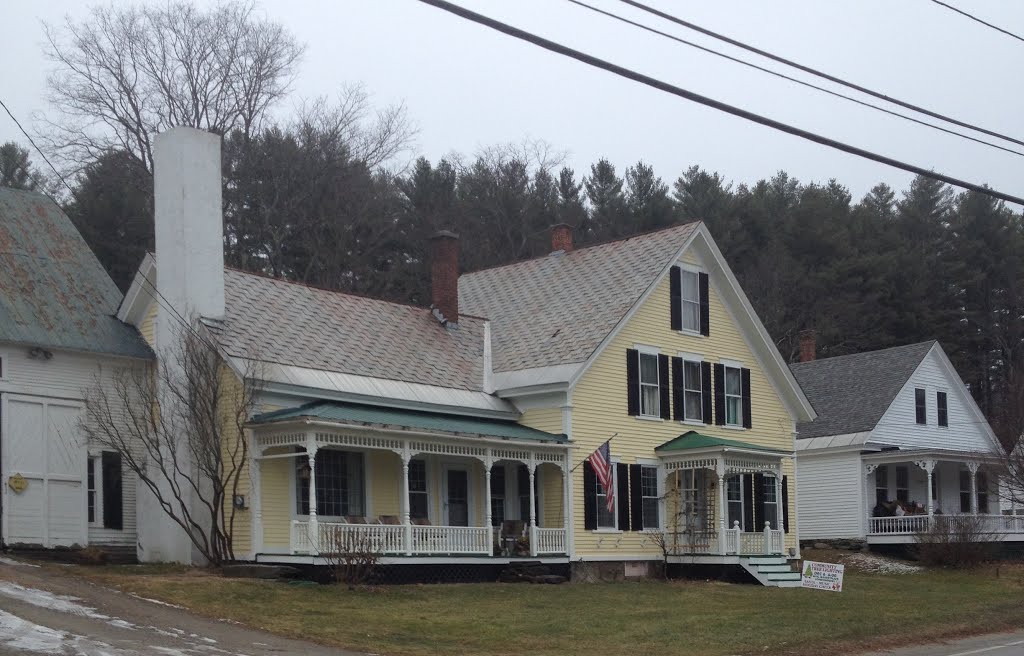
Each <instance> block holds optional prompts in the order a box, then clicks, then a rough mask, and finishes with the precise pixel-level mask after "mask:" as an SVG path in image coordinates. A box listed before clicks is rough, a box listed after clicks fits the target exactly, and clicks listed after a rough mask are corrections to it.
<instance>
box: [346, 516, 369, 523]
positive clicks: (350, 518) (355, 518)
mask: <svg viewBox="0 0 1024 656" xmlns="http://www.w3.org/2000/svg"><path fill="white" fill-rule="evenodd" d="M345 522H346V523H348V524H368V523H369V522H367V521H366V518H365V517H363V516H362V515H345Z"/></svg>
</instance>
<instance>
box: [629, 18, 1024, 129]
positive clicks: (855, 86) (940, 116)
mask: <svg viewBox="0 0 1024 656" xmlns="http://www.w3.org/2000/svg"><path fill="white" fill-rule="evenodd" d="M619 2H623V3H625V4H627V5H629V6H631V7H635V8H637V9H640V10H642V11H646V12H647V13H650V14H653V15H655V16H658V17H659V18H663V19H665V20H667V21H671V22H673V23H675V24H676V25H681V26H683V27H685V28H688V29H691V30H694V31H695V32H700V33H701V34H704V35H706V36H710V37H711V38H713V39H718V40H719V41H724V42H725V43H728V44H729V45H733V46H736V47H737V48H742V49H744V50H747V51H748V52H752V53H754V54H757V55H761V56H762V57H767V58H768V59H771V60H772V61H777V62H779V63H780V64H785V65H786V66H792V67H793V68H796V69H799V70H801V71H803V72H805V73H810V74H811V75H814V76H816V77H820V78H822V79H825V80H828V81H829V82H835V83H836V84H841V85H842V86H844V87H847V88H850V89H854V90H855V91H859V92H861V93H866V94H868V95H869V96H873V97H875V98H878V99H879V100H884V101H886V102H891V103H893V104H894V105H899V106H900V107H903V108H904V109H910V110H913V111H915V112H919V113H921V114H925V115H927V116H931V117H932V118H937V119H940V120H942V121H946V122H947V123H952V124H953V125H959V126H960V127H962V128H968V129H970V130H974V131H976V132H981V133H983V134H987V135H989V136H990V137H996V138H998V139H1005V140H1006V141H1010V142H1012V143H1015V144H1017V145H1018V146H1024V141H1021V140H1020V139H1016V138H1014V137H1009V136H1007V135H1005V134H1001V133H999V132H994V131H992V130H988V129H986V128H982V127H979V126H977V125H973V124H971V123H967V122H965V121H961V120H959V119H956V118H953V117H951V116H946V115H945V114H940V113H938V112H933V111H932V110H930V109H925V108H924V107H920V106H918V105H914V104H911V103H909V102H906V101H903V100H899V99H897V98H893V97H891V96H887V95H885V94H884V93H879V92H878V91H872V90H871V89H868V88H867V87H863V86H861V85H859V84H855V83H853V82H848V81H846V80H843V79H841V78H838V77H836V76H834V75H830V74H829V73H824V72H822V71H819V70H817V69H814V68H811V67H810V66H804V65H803V64H799V63H797V62H795V61H792V60H790V59H786V58H784V57H780V56H778V55H775V54H772V53H770V52H767V51H765V50H761V49H760V48H755V47H754V46H751V45H748V44H746V43H743V42H742V41H737V40H736V39H732V38H730V37H727V36H725V35H723V34H718V33H717V32H712V31H711V30H709V29H707V28H704V27H701V26H700V25H696V24H694V23H691V22H689V21H685V20H683V19H681V18H676V17H675V16H673V15H671V14H666V13H665V12H663V11H659V10H657V9H655V8H654V7H649V6H647V5H645V4H643V3H642V2H637V1H636V0H619Z"/></svg>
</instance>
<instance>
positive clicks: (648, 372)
mask: <svg viewBox="0 0 1024 656" xmlns="http://www.w3.org/2000/svg"><path fill="white" fill-rule="evenodd" d="M640 382H641V383H649V384H651V385H657V384H658V356H656V355H651V354H649V353H641V354H640Z"/></svg>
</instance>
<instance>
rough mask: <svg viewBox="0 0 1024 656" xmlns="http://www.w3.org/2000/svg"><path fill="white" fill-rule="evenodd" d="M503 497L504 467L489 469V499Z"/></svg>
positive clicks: (498, 466) (497, 466)
mask: <svg viewBox="0 0 1024 656" xmlns="http://www.w3.org/2000/svg"><path fill="white" fill-rule="evenodd" d="M495 496H499V497H504V496H505V465H495V466H494V467H492V468H491V497H495Z"/></svg>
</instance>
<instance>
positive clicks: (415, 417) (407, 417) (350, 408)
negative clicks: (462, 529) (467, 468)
mask: <svg viewBox="0 0 1024 656" xmlns="http://www.w3.org/2000/svg"><path fill="white" fill-rule="evenodd" d="M303 419H314V420H317V421H326V422H337V423H339V424H346V425H352V424H362V425H364V426H373V427H378V428H398V429H399V430H401V429H407V430H417V431H429V432H436V433H448V434H451V435H455V436H460V437H465V436H478V437H486V438H492V439H493V438H498V439H504V440H516V441H520V442H534V443H548V444H568V443H569V440H568V439H567V438H566V436H565V435H562V434H555V433H545V432H544V431H540V430H536V429H534V428H530V427H528V426H523V425H521V424H517V423H515V422H513V421H502V420H498V419H482V418H479V417H465V416H459V415H449V414H443V413H439V412H421V411H415V410H402V409H397V408H385V407H376V406H369V405H358V404H354V403H339V402H335V401H314V402H312V403H307V404H306V405H302V406H299V407H297V408H286V409H284V410H276V411H274V412H267V413H264V414H261V415H257V416H255V417H253V418H252V420H251V422H250V423H251V424H252V425H256V426H270V425H274V424H284V423H291V422H295V421H300V420H303Z"/></svg>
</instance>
